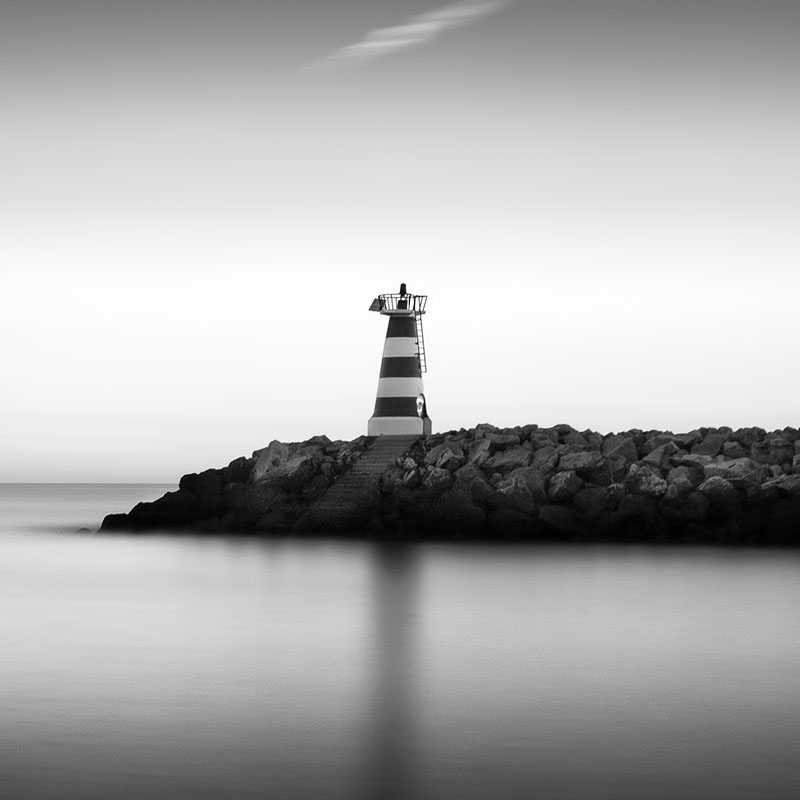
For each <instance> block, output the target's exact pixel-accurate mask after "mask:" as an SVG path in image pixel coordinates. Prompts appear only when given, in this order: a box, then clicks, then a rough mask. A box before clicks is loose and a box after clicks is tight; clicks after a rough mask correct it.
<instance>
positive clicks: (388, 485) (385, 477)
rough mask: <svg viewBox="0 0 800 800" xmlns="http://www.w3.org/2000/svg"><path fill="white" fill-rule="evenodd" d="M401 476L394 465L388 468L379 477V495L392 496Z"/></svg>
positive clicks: (400, 472)
mask: <svg viewBox="0 0 800 800" xmlns="http://www.w3.org/2000/svg"><path fill="white" fill-rule="evenodd" d="M403 474H404V473H403V470H402V469H401V468H400V467H398V466H397V465H396V464H392V466H390V467H388V468H387V469H386V470H385V471H384V473H383V474H382V475H381V481H380V486H381V493H382V494H392V493H393V492H394V487H395V485H396V484H402V482H403ZM318 477H319V476H318ZM314 480H316V478H314V479H312V481H311V483H313V482H314ZM304 491H305V490H304Z"/></svg>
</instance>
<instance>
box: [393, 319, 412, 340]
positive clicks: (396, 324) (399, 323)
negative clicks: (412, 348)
mask: <svg viewBox="0 0 800 800" xmlns="http://www.w3.org/2000/svg"><path fill="white" fill-rule="evenodd" d="M401 337H402V338H407V339H416V338H417V329H416V326H415V324H414V317H389V325H388V326H387V328H386V338H387V339H399V338H401Z"/></svg>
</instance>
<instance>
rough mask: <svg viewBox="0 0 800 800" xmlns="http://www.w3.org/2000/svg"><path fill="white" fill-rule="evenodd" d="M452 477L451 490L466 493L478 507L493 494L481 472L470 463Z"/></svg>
mask: <svg viewBox="0 0 800 800" xmlns="http://www.w3.org/2000/svg"><path fill="white" fill-rule="evenodd" d="M454 477H455V481H454V483H453V490H454V491H463V492H466V493H467V494H468V495H469V496H470V498H471V499H472V500H473V502H475V503H476V504H477V505H479V506H483V505H484V504H485V503H486V502H487V500H488V498H489V497H491V496H492V495H493V494H494V489H492V487H491V486H489V482H488V481H487V480H486V478H485V477H484V474H483V472H481V470H479V469H478V467H476V466H475V465H474V464H472V463H468V464H465V465H464V466H463V467H461V469H459V470H456V472H455V474H454Z"/></svg>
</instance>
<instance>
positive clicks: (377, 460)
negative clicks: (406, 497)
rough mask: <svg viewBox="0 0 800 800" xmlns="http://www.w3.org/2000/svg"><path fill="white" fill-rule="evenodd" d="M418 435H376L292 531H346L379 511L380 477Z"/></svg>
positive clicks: (407, 449)
mask: <svg viewBox="0 0 800 800" xmlns="http://www.w3.org/2000/svg"><path fill="white" fill-rule="evenodd" d="M419 438H420V437H419V436H418V435H416V434H414V435H410V436H378V437H377V439H376V441H375V444H374V445H373V446H372V448H371V449H370V450H367V452H365V453H364V455H362V456H361V458H359V459H358V461H356V462H355V464H353V466H352V467H351V468H350V470H348V471H347V472H346V473H345V474H344V475H342V476H341V477H340V478H339V479H338V480H337V481H336V483H334V484H333V486H331V487H330V489H328V491H327V492H325V494H324V495H322V497H320V498H319V500H317V502H316V503H314V505H313V506H311V508H309V509H308V511H306V513H305V514H303V516H302V517H301V518H300V519H299V520H298V521H297V523H296V524H295V526H294V529H293V530H294V532H295V533H313V532H314V531H325V530H328V531H330V530H336V531H346V530H348V529H353V528H358V527H360V526H362V525H364V524H366V523H367V522H369V520H370V519H372V518H373V517H374V516H376V515H377V514H379V513H380V508H381V487H380V478H381V475H383V473H384V472H385V471H386V469H387V467H389V466H390V465H391V464H392V463H393V462H394V461H395V460H396V459H398V458H400V456H402V455H404V454H405V453H407V452H408V451H409V449H410V448H411V445H412V444H414V442H416V441H417V440H418V439H419Z"/></svg>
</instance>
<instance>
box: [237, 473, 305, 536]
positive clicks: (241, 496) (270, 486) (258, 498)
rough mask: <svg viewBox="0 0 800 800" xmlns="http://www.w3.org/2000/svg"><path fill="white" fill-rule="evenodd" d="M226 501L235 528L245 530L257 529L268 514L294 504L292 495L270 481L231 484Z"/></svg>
mask: <svg viewBox="0 0 800 800" xmlns="http://www.w3.org/2000/svg"><path fill="white" fill-rule="evenodd" d="M225 499H226V505H227V506H228V507H229V508H230V509H231V512H232V514H233V523H234V525H235V527H238V528H243V529H245V530H247V529H250V528H253V527H255V525H256V524H257V523H258V521H259V520H260V519H262V518H263V517H264V516H265V515H266V514H268V513H270V512H272V511H276V510H278V509H279V508H281V507H282V506H286V505H291V504H292V498H291V493H290V492H289V491H287V490H286V489H284V488H281V487H280V486H278V485H277V484H276V483H272V482H270V481H260V482H258V483H236V484H229V485H228V486H227V487H226V488H225Z"/></svg>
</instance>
